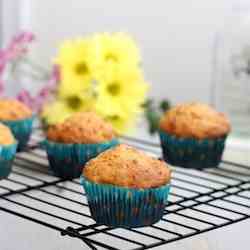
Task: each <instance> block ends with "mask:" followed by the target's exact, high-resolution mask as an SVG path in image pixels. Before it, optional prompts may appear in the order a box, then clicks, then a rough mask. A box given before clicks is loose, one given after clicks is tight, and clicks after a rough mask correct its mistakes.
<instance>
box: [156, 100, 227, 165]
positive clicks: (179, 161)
mask: <svg viewBox="0 0 250 250" xmlns="http://www.w3.org/2000/svg"><path fill="white" fill-rule="evenodd" d="M230 130H231V128H230V122H229V120H228V118H227V117H226V116H225V115H224V114H222V113H219V112H217V111H216V110H214V109H213V108H211V107H209V106H208V105H206V104H201V103H196V102H192V103H186V104H181V105H177V106H176V107H174V108H172V109H170V110H169V111H167V112H166V113H165V114H164V116H163V117H162V119H161V121H160V140H161V146H162V151H163V156H164V159H165V161H167V162H168V163H170V164H173V165H177V166H181V167H187V168H197V169H203V168H207V167H216V166H218V164H219V163H220V161H221V158H222V154H223V151H224V145H225V140H226V138H227V135H228V134H229V132H230Z"/></svg>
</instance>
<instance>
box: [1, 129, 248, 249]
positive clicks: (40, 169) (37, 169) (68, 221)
mask: <svg viewBox="0 0 250 250" xmlns="http://www.w3.org/2000/svg"><path fill="white" fill-rule="evenodd" d="M39 140H41V136H40V135H39V133H37V134H36V135H34V136H33V139H32V145H33V146H30V147H29V148H28V149H27V151H26V152H22V153H18V154H17V157H16V160H15V164H14V169H13V172H12V174H11V175H10V176H9V178H7V179H5V180H2V181H0V210H2V211H5V212H7V213H11V214H14V215H16V216H18V217H21V218H24V219H27V220H30V221H33V222H34V223H37V224H40V225H43V226H46V227H48V228H51V229H54V230H57V231H59V232H60V233H61V235H62V236H68V237H75V238H78V239H80V240H82V241H83V242H84V244H86V245H88V247H89V248H90V249H113V250H115V249H117V250H118V249H119V250H120V249H149V248H153V247H156V246H160V245H164V244H167V243H170V242H173V241H177V240H181V239H184V238H188V237H191V236H194V235H197V234H200V233H204V232H207V231H211V230H214V229H217V228H221V227H224V226H226V225H230V224H233V223H236V222H239V221H242V220H245V219H249V218H250V166H245V165H241V164H237V163H232V162H226V161H223V162H222V163H221V165H220V166H219V168H214V169H207V170H205V171H196V170H191V169H183V168H178V167H173V178H172V185H171V186H172V188H171V193H170V197H169V204H168V206H167V207H166V210H165V215H164V217H163V219H162V220H161V221H160V222H158V223H156V224H155V225H152V226H149V227H144V228H138V229H122V228H111V227H107V226H104V225H98V224H96V223H95V221H94V220H93V219H92V218H91V215H90V212H89V208H88V204H87V200H86V196H85V194H84V193H83V190H82V187H81V186H80V185H79V179H74V180H62V179H59V178H57V177H54V176H52V174H51V173H50V172H49V169H48V162H47V159H46V154H45V152H44V151H43V150H42V149H39V148H38V147H37V146H36V145H37V142H38V141H39ZM121 140H122V141H123V142H126V143H128V144H130V145H133V146H136V147H137V148H140V149H142V150H144V151H146V152H148V153H153V154H155V155H156V156H158V157H159V156H160V147H159V145H157V144H153V143H151V142H147V141H144V140H139V139H135V138H130V137H123V138H122V139H121Z"/></svg>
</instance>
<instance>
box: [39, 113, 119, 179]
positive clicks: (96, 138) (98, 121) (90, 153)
mask: <svg viewBox="0 0 250 250" xmlns="http://www.w3.org/2000/svg"><path fill="white" fill-rule="evenodd" d="M42 144H43V146H44V147H45V149H46V151H47V155H48V159H49V163H50V167H51V169H52V171H53V172H54V174H55V175H56V176H58V177H61V178H70V179H71V178H76V177H79V176H80V174H81V171H82V166H83V165H84V164H85V163H86V162H87V161H88V160H90V159H91V158H93V157H96V156H97V155H98V154H99V153H101V152H103V151H104V150H106V149H109V148H111V147H113V146H115V145H117V144H118V140H117V139H116V134H115V132H114V130H113V128H112V126H111V125H110V124H109V123H107V122H105V121H104V120H103V119H102V118H100V117H99V116H97V115H96V114H95V113H92V112H84V113H77V114H74V115H72V116H71V117H69V118H68V119H66V120H65V121H64V122H63V123H60V124H57V125H55V126H51V127H50V128H49V129H48V131H47V140H45V141H44V142H43V143H42Z"/></svg>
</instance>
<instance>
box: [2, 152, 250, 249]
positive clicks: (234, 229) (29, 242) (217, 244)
mask: <svg viewBox="0 0 250 250" xmlns="http://www.w3.org/2000/svg"><path fill="white" fill-rule="evenodd" d="M224 158H225V159H227V160H231V161H236V162H242V163H245V164H249V165H250V153H249V152H248V151H237V150H235V149H230V148H228V149H227V150H226V152H225V154H224ZM0 204H1V203H0ZM0 249H1V250H15V249H18V250H47V249H48V250H69V249H74V250H78V249H79V250H80V249H88V247H86V245H84V244H83V243H82V242H81V241H80V240H79V239H74V238H69V237H67V236H65V237H62V236H60V233H59V232H56V231H54V230H50V229H48V228H46V227H43V226H40V225H37V224H35V223H33V222H30V221H27V220H24V219H21V218H18V217H16V216H14V215H11V214H8V213H5V212H2V211H0ZM154 249H164V250H168V249H169V250H208V249H209V250H236V249H237V250H238V249H240V250H249V249H250V220H245V221H242V222H239V223H236V224H233V225H230V226H226V227H223V228H220V229H217V230H213V231H210V232H207V233H203V234H200V235H197V236H194V237H192V238H187V239H184V240H181V241H177V242H173V243H170V244H168V245H164V246H161V247H158V248H154Z"/></svg>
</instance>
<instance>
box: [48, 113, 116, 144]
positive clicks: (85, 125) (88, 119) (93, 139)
mask: <svg viewBox="0 0 250 250" xmlns="http://www.w3.org/2000/svg"><path fill="white" fill-rule="evenodd" d="M47 138H48V139H49V140H51V141H54V142H61V143H78V144H92V143H101V142H105V141H110V140H112V139H114V138H115V132H114V130H113V128H112V126H111V124H110V123H108V122H106V121H104V120H103V119H102V118H101V117H99V116H98V115H96V114H95V113H93V112H83V113H76V114H74V115H72V116H70V117H69V118H67V119H66V120H65V121H64V122H62V123H59V124H56V125H54V126H51V127H50V128H49V129H48V132H47Z"/></svg>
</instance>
